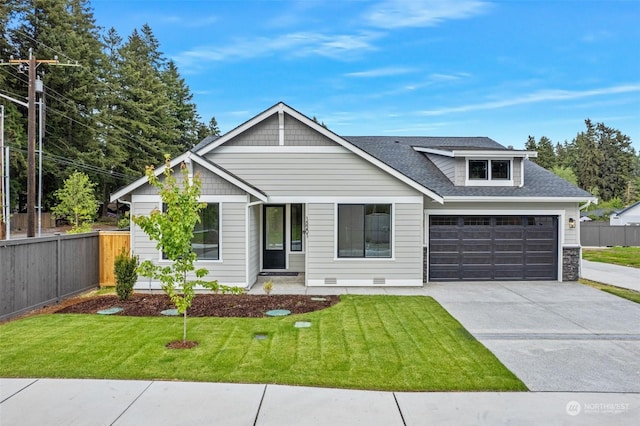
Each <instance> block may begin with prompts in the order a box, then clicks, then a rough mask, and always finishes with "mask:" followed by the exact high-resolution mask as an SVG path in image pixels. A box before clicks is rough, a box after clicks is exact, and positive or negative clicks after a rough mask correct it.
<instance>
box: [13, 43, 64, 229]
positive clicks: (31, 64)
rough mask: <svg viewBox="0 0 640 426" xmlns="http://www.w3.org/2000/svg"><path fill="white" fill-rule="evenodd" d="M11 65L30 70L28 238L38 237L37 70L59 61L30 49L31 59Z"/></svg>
mask: <svg viewBox="0 0 640 426" xmlns="http://www.w3.org/2000/svg"><path fill="white" fill-rule="evenodd" d="M9 63H10V64H25V63H26V64H27V66H28V68H29V93H28V97H27V104H28V107H27V108H28V109H29V112H28V120H27V121H28V123H27V237H35V236H36V68H37V67H38V65H40V64H57V63H58V59H57V58H56V59H36V57H35V56H34V55H33V49H29V59H9Z"/></svg>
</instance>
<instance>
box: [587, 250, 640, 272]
mask: <svg viewBox="0 0 640 426" xmlns="http://www.w3.org/2000/svg"><path fill="white" fill-rule="evenodd" d="M582 258H583V259H585V260H590V261H592V262H603V263H613V264H614V265H621V266H631V267H633V268H640V247H619V246H617V247H607V248H583V249H582Z"/></svg>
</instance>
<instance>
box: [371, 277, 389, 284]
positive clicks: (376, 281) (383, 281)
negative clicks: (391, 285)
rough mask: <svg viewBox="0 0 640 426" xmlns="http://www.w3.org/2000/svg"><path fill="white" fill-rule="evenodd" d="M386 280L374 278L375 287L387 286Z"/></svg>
mask: <svg viewBox="0 0 640 426" xmlns="http://www.w3.org/2000/svg"><path fill="white" fill-rule="evenodd" d="M385 284H386V280H385V279H384V278H374V279H373V285H385Z"/></svg>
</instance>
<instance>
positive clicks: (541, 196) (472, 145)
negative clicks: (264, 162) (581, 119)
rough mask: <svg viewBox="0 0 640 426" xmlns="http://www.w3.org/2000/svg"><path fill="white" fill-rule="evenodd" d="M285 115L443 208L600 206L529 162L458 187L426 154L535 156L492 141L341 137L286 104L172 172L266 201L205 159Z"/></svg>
mask: <svg viewBox="0 0 640 426" xmlns="http://www.w3.org/2000/svg"><path fill="white" fill-rule="evenodd" d="M284 113H287V114H288V115H290V116H291V117H293V118H295V119H297V120H298V121H300V122H302V123H303V124H305V125H306V126H308V127H310V128H311V129H313V130H315V131H317V132H318V133H320V134H322V135H323V136H325V137H327V138H328V139H329V140H331V141H333V142H335V143H336V144H338V145H339V146H342V147H343V148H345V149H347V150H348V151H350V152H352V153H353V154H355V155H357V156H359V157H361V158H363V159H364V160H366V161H368V162H369V163H371V164H372V165H374V166H375V167H378V168H380V169H382V170H383V171H385V172H387V173H388V174H390V175H392V176H394V177H396V178H397V179H399V180H401V181H402V182H404V183H405V184H407V185H409V186H410V187H412V188H414V189H416V190H418V191H419V192H421V193H422V194H424V195H426V196H427V197H429V198H431V199H433V200H434V201H436V202H438V203H441V204H442V203H444V202H445V201H465V200H476V201H540V200H545V201H593V202H597V199H596V198H595V197H593V196H592V195H591V194H589V193H588V192H587V191H584V190H582V189H580V188H578V187H576V186H575V185H573V184H571V183H569V182H567V181H565V180H564V179H562V178H560V177H558V176H556V175H555V174H553V173H551V172H549V171H547V170H545V169H544V168H542V167H540V166H538V165H537V164H535V163H532V162H531V161H527V160H523V161H524V185H523V186H520V187H514V186H508V187H507V186H473V187H472V186H455V185H454V184H453V183H452V182H451V181H450V180H449V178H447V177H446V176H445V175H444V173H443V172H442V171H441V170H440V169H439V168H438V167H437V166H436V165H435V164H434V163H433V162H432V161H431V160H430V159H429V158H428V157H427V155H426V152H428V151H432V150H435V151H443V152H448V153H451V155H450V156H455V155H454V152H455V151H458V152H462V153H470V152H476V151H477V152H478V153H490V152H493V153H498V154H501V153H503V152H504V154H502V156H505V155H509V153H513V156H514V157H523V158H524V157H527V156H528V155H529V154H532V155H531V156H534V155H533V153H532V152H530V151H514V150H512V149H509V148H506V147H504V146H503V145H501V144H499V143H498V142H496V141H494V140H493V139H490V138H488V137H423V136H339V135H337V134H335V133H333V132H332V131H331V130H329V129H327V128H326V127H323V126H322V125H320V124H319V123H317V122H316V121H314V120H312V119H310V118H309V117H307V116H305V115H304V114H302V113H300V112H298V111H297V110H295V109H293V108H291V107H290V106H288V105H286V104H285V103H283V102H279V103H277V104H275V105H273V106H272V107H270V108H268V109H266V110H265V111H263V112H261V113H260V114H258V115H256V116H255V117H253V118H251V119H249V120H247V121H245V122H244V123H242V124H240V125H239V126H237V127H235V128H234V129H232V130H231V131H229V132H227V133H225V134H224V135H222V136H208V137H206V138H205V139H203V140H202V141H201V142H200V143H198V144H197V145H196V146H194V147H193V148H192V149H191V150H190V151H188V152H186V153H184V154H182V155H181V156H179V157H177V158H176V159H174V160H172V162H171V164H172V166H171V167H174V164H179V163H180V162H181V161H184V160H185V159H187V158H191V159H193V160H194V161H196V162H197V163H199V164H201V165H202V166H203V167H205V168H207V169H208V170H210V171H211V172H213V173H215V174H216V175H218V176H220V177H221V178H223V179H226V180H228V181H229V182H231V183H232V184H234V185H236V186H238V187H240V188H241V189H243V190H244V191H246V192H247V193H249V194H251V195H253V196H254V197H256V198H258V199H260V200H262V201H265V202H266V201H267V200H268V196H267V194H265V193H264V192H263V191H261V190H260V189H258V188H256V187H255V186H253V185H251V184H249V183H248V182H246V181H244V180H242V179H241V178H239V177H238V176H235V175H234V174H233V173H231V172H229V171H227V170H225V169H223V168H222V167H220V166H218V165H217V164H215V163H213V162H211V161H208V160H207V159H205V158H204V157H203V156H204V155H206V154H207V153H208V152H210V151H212V150H214V149H215V148H217V147H219V146H221V145H223V144H225V143H226V142H228V141H231V140H233V139H234V138H235V137H236V136H238V135H240V134H241V133H243V132H245V131H246V130H248V129H250V128H252V127H254V126H256V125H257V124H259V123H261V122H262V121H264V120H266V119H267V118H269V117H271V116H273V115H274V114H284ZM281 131H282V130H281ZM419 151H422V152H419ZM163 170H164V166H163V167H160V168H158V169H157V170H156V173H157V174H159V173H161V172H162V171H163ZM146 182H147V178H146V176H145V177H142V178H140V179H138V180H137V181H135V182H133V183H132V184H130V185H128V186H126V187H124V188H122V189H120V190H118V191H117V192H115V193H114V194H113V195H112V196H111V200H116V199H118V198H120V197H122V196H124V195H126V194H128V193H130V192H131V191H133V190H135V189H136V188H138V187H140V186H142V185H143V184H144V183H146Z"/></svg>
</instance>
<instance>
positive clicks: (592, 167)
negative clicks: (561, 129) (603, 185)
mask: <svg viewBox="0 0 640 426" xmlns="http://www.w3.org/2000/svg"><path fill="white" fill-rule="evenodd" d="M573 145H574V149H575V151H574V152H575V164H574V166H573V170H574V171H575V173H576V176H577V178H578V186H579V187H580V188H584V189H586V190H587V191H589V192H591V193H592V194H594V195H598V194H599V193H600V189H599V188H600V179H599V175H600V173H599V167H600V164H601V163H602V152H601V151H600V150H599V149H598V144H597V142H596V139H595V134H594V129H593V128H592V127H591V126H587V131H586V132H580V133H578V135H577V136H576V138H575V139H574V140H573Z"/></svg>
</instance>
